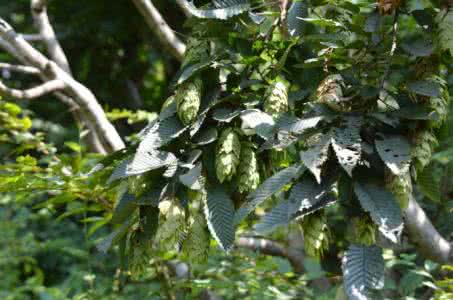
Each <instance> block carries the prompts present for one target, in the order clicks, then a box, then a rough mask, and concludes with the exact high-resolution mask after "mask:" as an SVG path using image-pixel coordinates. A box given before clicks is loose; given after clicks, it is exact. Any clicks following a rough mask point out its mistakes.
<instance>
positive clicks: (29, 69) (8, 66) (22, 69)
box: [0, 63, 41, 75]
mask: <svg viewBox="0 0 453 300" xmlns="http://www.w3.org/2000/svg"><path fill="white" fill-rule="evenodd" d="M0 69H2V70H8V71H11V72H19V73H25V74H31V75H39V74H40V73H41V72H40V71H39V70H38V69H36V68H33V67H29V66H21V65H12V64H8V63H0Z"/></svg>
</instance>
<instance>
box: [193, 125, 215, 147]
mask: <svg viewBox="0 0 453 300" xmlns="http://www.w3.org/2000/svg"><path fill="white" fill-rule="evenodd" d="M218 136H219V133H218V131H217V129H216V128H208V129H206V130H204V131H201V132H200V133H198V135H197V136H196V137H195V139H194V143H196V144H197V145H201V146H203V145H208V144H210V143H212V142H215V141H216V140H217V138H218Z"/></svg>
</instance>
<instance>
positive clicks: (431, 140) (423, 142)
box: [412, 130, 438, 172]
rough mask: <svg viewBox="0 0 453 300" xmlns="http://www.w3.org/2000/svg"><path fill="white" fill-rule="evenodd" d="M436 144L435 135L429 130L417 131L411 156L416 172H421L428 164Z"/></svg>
mask: <svg viewBox="0 0 453 300" xmlns="http://www.w3.org/2000/svg"><path fill="white" fill-rule="evenodd" d="M437 145H438V142H437V139H436V136H435V135H434V134H433V133H432V132H431V131H430V130H421V131H419V132H418V133H417V135H416V136H415V138H414V147H413V148H412V158H413V161H414V164H415V168H416V170H417V172H421V171H422V170H423V169H424V168H425V167H426V166H427V165H428V164H429V162H430V161H431V156H432V153H433V150H434V147H436V146H437Z"/></svg>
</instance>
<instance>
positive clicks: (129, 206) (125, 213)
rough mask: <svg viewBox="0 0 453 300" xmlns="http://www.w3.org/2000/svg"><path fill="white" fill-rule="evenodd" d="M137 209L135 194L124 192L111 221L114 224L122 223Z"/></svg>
mask: <svg viewBox="0 0 453 300" xmlns="http://www.w3.org/2000/svg"><path fill="white" fill-rule="evenodd" d="M136 209H137V200H136V199H135V196H134V195H132V194H129V193H127V192H126V193H124V194H123V195H122V196H121V198H120V200H119V201H118V204H117V205H116V207H115V210H114V212H113V216H112V220H111V222H112V223H113V224H122V223H123V222H124V221H125V220H126V219H127V218H129V217H130V216H131V215H132V214H133V213H134V211H135V210H136Z"/></svg>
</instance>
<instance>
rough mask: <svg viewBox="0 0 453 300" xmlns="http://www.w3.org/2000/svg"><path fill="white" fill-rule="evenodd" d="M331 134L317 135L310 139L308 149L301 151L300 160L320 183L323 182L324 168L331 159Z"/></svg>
mask: <svg viewBox="0 0 453 300" xmlns="http://www.w3.org/2000/svg"><path fill="white" fill-rule="evenodd" d="M330 142H331V134H329V133H327V134H322V133H320V134H317V135H314V136H312V137H310V138H309V139H308V141H307V147H308V149H307V150H305V151H301V152H300V154H299V156H300V160H301V161H302V162H303V163H304V165H305V166H306V167H307V168H308V169H309V170H310V172H311V173H312V174H313V175H314V176H315V178H316V180H317V181H318V183H320V182H321V171H322V166H323V165H324V163H325V162H326V161H327V159H328V158H329V146H330Z"/></svg>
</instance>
